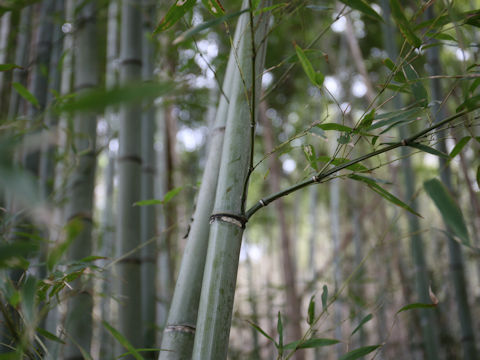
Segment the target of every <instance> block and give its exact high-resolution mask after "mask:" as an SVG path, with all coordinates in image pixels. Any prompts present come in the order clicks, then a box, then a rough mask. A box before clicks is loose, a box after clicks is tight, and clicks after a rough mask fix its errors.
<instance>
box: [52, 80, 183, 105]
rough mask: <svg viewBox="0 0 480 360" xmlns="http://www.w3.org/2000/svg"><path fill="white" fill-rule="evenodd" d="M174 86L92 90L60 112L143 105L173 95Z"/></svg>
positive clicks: (79, 96)
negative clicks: (129, 104)
mask: <svg viewBox="0 0 480 360" xmlns="http://www.w3.org/2000/svg"><path fill="white" fill-rule="evenodd" d="M172 90H174V85H173V84H172V83H168V82H149V83H145V82H142V83H136V84H135V83H133V84H129V85H126V86H122V87H115V88H113V89H110V90H106V89H92V90H88V91H83V92H82V93H81V94H77V95H76V96H75V97H74V98H72V99H70V100H69V101H67V102H66V103H64V104H61V105H58V110H60V111H68V112H73V111H103V110H104V109H105V108H106V107H109V106H114V105H120V104H122V105H124V104H127V103H138V104H140V103H142V102H144V101H146V100H153V99H155V98H157V97H159V96H162V95H165V94H167V93H168V94H171V93H172Z"/></svg>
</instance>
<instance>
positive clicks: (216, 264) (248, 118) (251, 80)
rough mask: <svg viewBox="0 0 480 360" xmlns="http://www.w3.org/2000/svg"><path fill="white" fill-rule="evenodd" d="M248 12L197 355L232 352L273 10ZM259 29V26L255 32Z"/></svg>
mask: <svg viewBox="0 0 480 360" xmlns="http://www.w3.org/2000/svg"><path fill="white" fill-rule="evenodd" d="M264 5H265V4H264ZM265 6H266V5H265ZM242 17H247V19H249V24H247V29H246V31H245V32H243V33H242V34H241V38H240V40H239V41H240V42H243V43H244V45H243V50H242V51H241V52H240V53H239V56H238V59H237V60H238V66H239V69H240V74H241V76H239V77H238V78H237V79H238V80H237V79H235V80H236V81H235V82H234V83H232V88H231V96H230V103H229V108H228V116H227V122H226V130H225V141H224V144H223V150H222V160H221V165H220V172H219V177H218V185H217V192H216V197H215V205H214V210H213V214H212V217H211V222H212V224H211V227H210V237H209V244H208V250H207V258H206V263H205V271H204V278H203V283H202V293H201V297H200V306H199V312H198V319H197V333H196V336H195V342H194V348H193V355H192V359H195V360H200V359H218V360H221V359H225V358H226V357H227V350H228V338H229V333H230V324H231V317H232V308H233V298H234V294H235V284H236V277H237V270H238V260H239V253H240V245H241V240H242V234H243V229H244V226H245V220H246V218H245V214H244V206H245V200H246V195H247V194H246V189H247V183H248V177H249V171H250V169H251V166H252V159H253V152H252V147H253V143H252V141H253V135H254V124H255V118H256V112H257V102H258V98H259V91H258V90H259V87H258V85H259V82H257V81H256V80H257V78H256V77H257V74H258V72H257V71H258V69H262V68H263V62H264V54H265V52H264V50H263V48H264V45H265V42H264V40H265V38H266V32H267V26H268V21H267V20H268V13H263V14H261V15H260V17H259V18H258V19H255V20H256V21H255V23H253V21H254V19H253V14H252V13H245V14H244V15H242ZM253 30H256V31H255V34H254V33H253ZM259 46H260V47H259ZM252 60H253V61H252ZM252 63H253V64H252ZM246 95H247V96H246Z"/></svg>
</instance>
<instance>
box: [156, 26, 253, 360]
mask: <svg viewBox="0 0 480 360" xmlns="http://www.w3.org/2000/svg"><path fill="white" fill-rule="evenodd" d="M246 23H247V21H246V17H240V19H239V22H238V24H237V29H236V31H235V35H234V40H233V49H232V50H231V52H230V56H229V59H228V64H227V69H226V73H225V79H224V82H223V93H224V94H226V96H228V97H230V93H231V91H230V89H231V84H232V83H233V78H234V76H236V75H235V66H236V65H235V52H236V53H240V51H241V49H240V46H241V43H239V39H240V35H241V33H243V32H244V31H245V28H246ZM228 101H229V99H227V98H226V97H225V96H224V95H223V94H222V95H220V102H219V105H218V109H217V113H216V116H215V121H214V126H213V128H212V130H211V136H210V141H209V151H208V157H207V162H206V164H205V171H204V173H203V177H202V183H201V186H200V190H199V194H198V200H197V204H196V208H195V212H194V215H193V221H192V223H191V225H190V232H189V234H188V239H187V244H186V246H185V251H184V254H183V257H182V263H181V265H180V271H179V274H178V279H177V282H176V285H175V291H174V293H173V298H172V302H171V307H170V311H169V313H168V319H167V326H166V327H165V330H164V333H163V339H162V345H161V348H162V349H168V350H172V351H161V352H160V356H159V359H160V360H174V359H190V357H191V354H192V348H193V340H194V336H195V328H196V322H197V312H198V303H199V300H200V292H201V284H202V279H203V269H204V267H205V257H206V253H207V247H208V235H209V231H210V229H209V227H210V226H209V216H210V214H211V213H212V209H213V203H214V201H215V189H216V187H217V179H218V172H219V168H220V160H221V156H222V151H221V149H222V146H223V137H224V131H225V119H226V117H227V111H228Z"/></svg>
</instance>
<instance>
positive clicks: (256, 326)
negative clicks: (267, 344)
mask: <svg viewBox="0 0 480 360" xmlns="http://www.w3.org/2000/svg"><path fill="white" fill-rule="evenodd" d="M247 322H248V323H249V324H250V326H252V327H253V328H254V329H255V330H257V331H258V332H259V333H260V334H262V335H263V336H265V337H266V338H267V339H268V340H270V341H271V342H273V343H274V344H275V346H276V347H278V344H277V342H276V341H275V339H274V338H272V337H271V336H270V335H268V334H267V333H266V332H265V331H264V330H263V329H262V328H261V327H260V326H258V325H257V324H255V323H253V322H251V321H250V320H247Z"/></svg>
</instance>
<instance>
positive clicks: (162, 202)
mask: <svg viewBox="0 0 480 360" xmlns="http://www.w3.org/2000/svg"><path fill="white" fill-rule="evenodd" d="M182 189H183V186H179V187H176V188H174V189H172V190H170V191H169V192H167V193H166V194H165V196H164V197H163V199H162V200H158V199H150V200H141V201H137V202H135V203H134V204H133V206H147V205H165V204H166V203H167V202H169V201H170V200H172V199H173V197H175V196H176V195H177V194H178V193H179V192H180V191H182Z"/></svg>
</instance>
